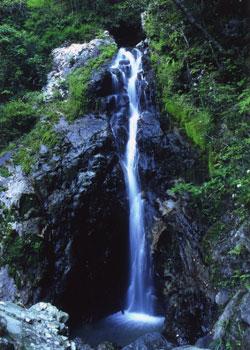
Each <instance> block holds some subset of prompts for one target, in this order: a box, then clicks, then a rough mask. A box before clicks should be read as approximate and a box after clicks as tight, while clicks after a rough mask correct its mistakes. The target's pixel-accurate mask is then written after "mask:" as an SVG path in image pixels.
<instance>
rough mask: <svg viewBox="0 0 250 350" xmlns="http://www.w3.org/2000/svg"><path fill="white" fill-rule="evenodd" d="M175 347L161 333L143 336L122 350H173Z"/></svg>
mask: <svg viewBox="0 0 250 350" xmlns="http://www.w3.org/2000/svg"><path fill="white" fill-rule="evenodd" d="M172 348H173V345H172V344H171V343H169V342H168V341H167V340H166V339H165V338H164V337H163V336H162V335H161V334H160V333H156V332H154V333H148V334H146V335H143V336H141V337H140V338H138V339H137V340H136V341H135V342H133V343H132V344H130V345H127V346H125V347H124V348H122V350H171V349H172Z"/></svg>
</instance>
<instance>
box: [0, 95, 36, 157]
mask: <svg viewBox="0 0 250 350" xmlns="http://www.w3.org/2000/svg"><path fill="white" fill-rule="evenodd" d="M37 118H38V114H37V110H36V109H35V108H34V106H33V105H32V103H31V102H29V101H27V102H25V101H23V100H15V101H11V102H8V103H6V104H5V105H2V106H0V129H1V136H0V150H1V149H3V148H4V147H6V146H7V145H8V143H9V142H11V141H14V140H16V139H17V138H19V137H21V136H22V135H23V134H25V133H27V132H28V131H30V130H31V129H32V127H33V126H34V125H35V123H36V121H37Z"/></svg>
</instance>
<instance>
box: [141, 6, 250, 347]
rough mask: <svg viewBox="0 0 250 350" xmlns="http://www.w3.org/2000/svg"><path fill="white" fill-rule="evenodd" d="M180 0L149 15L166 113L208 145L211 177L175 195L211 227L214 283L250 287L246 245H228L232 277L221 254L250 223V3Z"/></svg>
mask: <svg viewBox="0 0 250 350" xmlns="http://www.w3.org/2000/svg"><path fill="white" fill-rule="evenodd" d="M177 3H179V2H178V1H172V0H157V1H153V2H151V3H150V6H149V11H148V14H147V18H146V32H147V35H148V37H149V39H150V48H151V59H152V63H153V66H154V69H155V72H156V76H157V83H158V92H157V93H158V101H159V104H160V106H161V110H162V115H163V116H164V115H166V113H167V114H169V115H170V116H171V121H172V123H173V122H174V123H176V124H177V125H178V127H181V128H182V130H183V132H184V133H185V134H186V135H187V136H188V138H189V139H190V140H191V141H192V142H193V144H194V145H196V146H197V147H198V148H199V149H200V152H201V154H202V156H203V158H204V159H206V160H207V165H208V169H209V174H206V176H205V177H204V179H203V181H202V182H199V183H189V182H185V181H184V180H180V181H178V182H177V183H176V184H175V185H174V186H173V187H172V188H171V189H170V193H172V194H178V195H179V196H181V195H182V194H183V193H189V195H190V200H191V205H192V207H193V208H194V209H195V210H196V213H197V216H198V217H199V218H200V219H201V220H202V222H203V223H204V224H205V225H206V227H207V230H206V232H205V234H204V237H203V238H202V247H203V251H204V260H205V263H206V264H207V266H208V267H209V269H210V279H211V283H212V285H213V286H214V287H215V288H221V287H226V288H229V289H232V290H235V289H237V288H239V287H240V286H241V287H242V288H244V287H247V286H249V285H250V275H249V273H248V272H247V270H244V269H243V267H242V266H243V265H242V261H247V259H249V253H248V252H247V251H246V249H245V247H244V245H242V244H239V245H237V244H235V246H233V247H231V248H229V247H230V245H228V247H227V248H226V247H225V249H224V250H223V251H222V252H221V254H223V261H225V263H227V264H228V266H232V273H231V277H229V276H224V275H223V272H222V270H221V268H220V266H218V259H217V258H216V257H215V256H214V255H213V252H214V251H215V250H216V249H217V247H218V246H223V244H225V242H229V241H230V239H231V238H230V237H231V236H230V233H231V232H234V231H233V230H235V231H237V229H239V228H240V227H241V226H242V225H243V224H244V223H245V222H246V221H247V220H248V217H249V211H250V190H249V189H250V147H249V146H250V135H249V127H250V123H249V116H250V108H249V105H250V99H249V98H250V88H249V86H250V79H249V69H250V66H249V60H248V56H249V51H250V46H249V34H248V31H247V30H246V27H244V23H245V19H244V18H245V13H244V9H245V8H246V2H244V1H242V2H241V3H240V2H239V1H236V0H235V1H234V0H232V1H230V6H229V5H228V6H227V10H225V6H224V8H223V5H222V3H224V2H223V1H219V0H218V1H211V2H210V1H209V2H206V3H205V2H203V1H198V0H197V1H196V0H195V1H182V2H181V3H182V5H183V6H184V7H185V8H184V9H183V7H180V6H177ZM190 18H192V21H190ZM218 18H219V19H220V26H218V25H217V21H218ZM244 28H245V29H244ZM207 30H208V31H209V36H210V38H211V40H208V34H207V32H206V31H207ZM236 38H237V39H236ZM194 170H195V169H194ZM200 180H201V179H200ZM235 346H236V345H235ZM226 348H229V347H226ZM223 349H224V347H223Z"/></svg>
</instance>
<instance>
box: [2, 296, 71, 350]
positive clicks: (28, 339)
mask: <svg viewBox="0 0 250 350" xmlns="http://www.w3.org/2000/svg"><path fill="white" fill-rule="evenodd" d="M0 319H1V326H0V328H1V335H0V336H1V338H0V349H1V350H14V349H24V350H76V346H75V343H74V342H72V341H70V340H69V339H68V337H67V333H68V329H67V326H66V325H65V323H66V322H67V320H68V315H67V314H66V313H65V312H62V311H59V310H58V309H57V308H56V307H55V306H53V305H51V304H48V303H38V304H36V305H33V306H32V307H30V308H29V309H25V308H23V307H20V306H18V305H16V304H13V303H11V302H0Z"/></svg>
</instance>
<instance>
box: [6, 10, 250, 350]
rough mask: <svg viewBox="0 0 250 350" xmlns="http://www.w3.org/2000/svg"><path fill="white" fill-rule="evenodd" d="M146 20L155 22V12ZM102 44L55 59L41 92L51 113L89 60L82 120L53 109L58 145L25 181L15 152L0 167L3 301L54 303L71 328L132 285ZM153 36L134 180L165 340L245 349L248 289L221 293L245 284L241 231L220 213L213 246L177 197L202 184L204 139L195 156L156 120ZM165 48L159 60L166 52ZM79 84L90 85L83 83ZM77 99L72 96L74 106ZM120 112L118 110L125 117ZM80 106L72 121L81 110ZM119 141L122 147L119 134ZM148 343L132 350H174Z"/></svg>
mask: <svg viewBox="0 0 250 350" xmlns="http://www.w3.org/2000/svg"><path fill="white" fill-rule="evenodd" d="M151 15H152V18H153V16H154V15H155V14H154V13H153V10H152V14H151ZM105 35H106V38H104V39H97V41H93V42H91V44H90V45H85V44H84V46H77V47H75V46H72V47H71V49H70V47H69V48H67V49H66V50H60V49H58V51H54V52H55V55H56V56H55V57H56V58H57V59H58V61H55V62H54V63H55V65H54V70H53V72H52V73H51V76H50V82H49V84H48V85H47V88H46V90H45V94H46V100H47V103H48V104H50V103H54V102H53V101H55V100H56V101H67V100H70V98H71V97H72V95H71V92H70V88H69V87H68V86H67V82H68V80H67V79H68V78H67V77H68V76H70V74H72V73H74V71H77V69H78V68H84V67H86V66H87V65H88V63H87V62H88V61H89V60H90V61H89V62H90V67H91V71H92V72H93V71H94V75H91V78H90V83H89V84H87V85H88V88H87V90H84V91H81V94H80V99H84V101H85V100H86V101H87V104H86V105H87V110H88V112H89V113H84V115H83V114H82V115H80V116H79V115H78V118H77V119H75V120H73V121H72V118H71V119H70V120H69V119H68V118H67V113H66V112H65V110H62V109H60V108H61V106H60V108H59V107H58V106H57V105H56V107H54V105H53V108H56V113H57V114H58V115H59V117H58V118H57V119H56V120H55V121H53V133H55V135H56V139H57V141H56V143H55V144H54V145H53V147H49V146H48V145H46V143H43V142H42V143H41V144H40V145H39V149H38V150H37V153H36V160H35V162H34V164H33V165H32V167H31V170H30V171H29V172H25V171H24V168H23V164H21V165H20V164H16V163H15V161H14V157H13V153H8V154H7V155H5V156H4V157H3V158H1V164H2V165H3V167H4V168H5V169H6V170H7V171H6V172H5V176H1V178H0V185H1V190H2V191H1V197H0V199H1V203H2V204H1V218H2V220H1V241H2V247H1V266H2V268H1V271H0V282H1V283H0V295H1V298H2V300H11V301H19V302H20V301H21V302H22V303H23V304H25V305H31V304H33V303H36V302H38V301H40V300H45V301H50V302H53V303H55V304H56V305H57V306H60V307H61V308H62V309H63V310H66V311H67V312H69V313H70V316H71V318H72V320H73V319H74V318H75V319H79V317H80V316H81V317H83V318H84V319H85V321H86V320H91V319H93V318H98V317H101V316H102V315H105V314H107V313H109V312H112V311H115V310H121V309H123V300H124V293H125V291H126V287H127V250H128V235H127V232H128V227H127V226H128V224H127V218H128V212H127V199H126V194H125V184H124V180H123V174H122V169H121V166H120V163H119V157H118V154H117V143H116V142H115V138H114V134H113V132H112V129H113V127H114V125H113V124H112V119H111V120H110V117H111V112H112V108H111V107H110V106H107V98H108V96H109V95H110V93H112V86H111V79H110V75H109V73H108V67H109V61H108V59H110V58H111V57H112V55H111V56H109V57H108V58H107V57H106V58H105V60H104V61H103V60H102V62H99V63H100V64H99V63H98V64H96V61H95V62H93V61H91V60H92V59H96V58H97V57H100V51H101V50H100V46H103V45H104V46H105V45H106V46H109V45H110V44H112V45H113V44H114V42H113V40H112V39H111V38H108V37H107V33H106V34H105ZM148 35H149V37H150V40H151V42H150V41H149V47H150V52H149V51H148V47H147V44H145V43H144V44H141V49H142V50H143V51H144V53H145V56H144V69H145V74H146V75H147V81H148V82H149V86H148V89H147V93H148V94H149V95H150V94H151V97H150V98H151V100H152V102H153V105H154V106H155V107H154V109H152V111H151V113H149V114H148V115H144V116H143V118H142V119H141V121H140V125H139V132H138V144H139V151H140V160H139V172H140V179H141V185H142V189H143V196H144V200H145V208H146V213H147V218H146V222H147V236H148V240H150V241H151V242H152V244H151V254H152V257H153V261H154V271H153V273H154V276H155V282H156V290H155V294H156V297H157V299H158V312H159V313H160V314H164V316H166V323H165V329H164V335H165V337H166V339H167V340H169V341H171V342H172V343H173V344H176V345H177V344H178V345H185V344H194V343H195V342H197V341H198V342H197V346H201V347H202V346H203V347H206V348H207V347H209V348H212V349H220V350H222V349H223V350H224V349H226V350H228V349H230V347H229V346H235V349H241V350H246V349H247V347H248V345H249V292H248V289H247V287H246V283H245V281H244V283H243V284H242V283H241V284H240V285H237V281H238V279H236V283H235V284H234V285H233V286H232V285H231V284H229V285H223V286H221V285H220V284H219V283H218V280H220V278H222V277H223V280H225V279H227V278H231V277H232V276H234V274H235V271H237V270H238V271H239V275H240V276H245V278H247V277H246V276H247V275H248V273H249V264H248V256H249V226H248V222H247V221H244V222H242V220H241V219H239V220H237V217H236V215H235V214H234V215H231V216H230V215H229V213H227V214H225V216H224V217H223V224H224V223H226V224H227V230H226V229H225V227H224V226H223V230H222V231H223V234H222V237H221V239H220V240H218V239H217V236H216V235H217V233H218V232H217V231H218V230H219V231H220V230H221V227H222V226H218V225H217V226H216V225H215V226H216V227H214V226H213V225H211V224H210V222H208V221H207V220H204V217H203V215H201V212H200V210H199V209H200V208H199V202H196V201H194V200H193V197H192V193H191V194H190V191H182V192H180V191H175V190H173V188H176V184H177V185H178V184H179V183H182V182H183V181H184V182H186V183H192V184H195V185H197V186H199V185H200V184H201V183H203V182H204V181H206V180H207V178H208V168H209V167H208V164H207V159H206V157H204V149H203V134H202V136H200V135H199V136H198V138H196V137H195V138H194V140H198V142H196V146H194V143H195V142H191V141H190V134H189V133H188V132H185V130H183V129H182V130H180V124H178V123H175V122H173V118H172V117H171V115H170V114H169V110H162V108H161V106H160V104H159V100H158V99H159V96H156V92H158V93H159V91H158V89H159V85H158V84H159V75H158V74H157V71H156V78H155V75H154V73H153V70H152V67H151V63H150V59H149V55H150V54H151V61H152V62H153V65H154V68H155V60H154V59H155V57H153V56H152V55H153V54H155V52H156V51H157V47H156V46H154V45H155V42H154V40H155V38H153V36H152V34H150V33H148ZM154 35H155V33H154ZM98 40H104V42H103V41H98ZM105 40H106V42H105ZM71 50H73V51H72V52H71ZM161 50H163V51H164V50H165V51H164V54H165V53H166V52H168V50H169V49H168V47H164V48H161ZM163 51H162V52H163ZM157 54H158V52H157ZM60 57H61V58H60ZM159 62H160V61H159ZM170 63H171V62H170ZM159 66H160V65H159ZM170 66H171V67H173V65H171V64H170ZM84 74H85V73H84ZM84 74H83V76H84V84H85V82H86V79H85V78H86V76H87V78H88V79H89V77H90V76H89V75H88V74H87V75H84ZM184 75H185V74H184ZM163 77H165V75H163ZM73 82H74V83H75V82H76V81H75V80H73ZM81 83H82V82H81ZM156 83H157V84H156ZM84 84H83V83H82V85H84ZM84 86H85V85H84ZM78 97H79V96H78V95H77V94H73V101H74V103H75V102H77V101H78ZM50 99H51V102H49V101H50ZM173 100H174V99H173ZM127 102H128V101H126V100H124V101H123V103H124V107H125V108H126V107H127ZM86 105H84V108H83V109H82V106H80V107H81V108H79V110H78V112H79V111H80V113H83V112H82V111H83V110H84V111H85V112H86ZM57 108H58V110H57ZM178 111H179V110H178ZM53 112H54V109H53ZM43 117H44V116H42V118H43ZM45 121H46V116H45ZM192 130H193V129H192ZM124 131H125V133H124V134H122V137H124V135H125V136H126V125H125V126H124V128H123V132H124ZM186 134H188V136H189V139H188V138H187V136H186ZM118 136H119V135H118ZM194 140H193V141H194ZM197 145H198V147H197ZM200 146H201V147H200ZM197 203H198V204H197ZM214 238H215V239H214ZM221 276H222V277H221ZM236 277H237V276H236ZM238 277H239V276H238ZM6 286H7V288H6ZM149 338H150V337H149ZM199 338H202V339H199ZM150 339H151V338H150ZM150 339H146V338H145V339H143V340H139V343H137V344H134V345H132V349H133V348H135V349H137V348H138V346H139V349H140V347H141V348H142V349H144V346H145V349H151V348H154V345H155V344H160V345H159V346H162V347H163V346H164V347H165V348H166V349H172V348H173V346H174V345H171V344H170V343H166V341H165V340H164V339H162V338H160V339H159V338H158V337H156V338H154V337H152V339H153V340H152V339H151V340H150ZM138 344H139V345H138ZM145 344H146V345H145ZM227 344H229V345H227ZM232 344H233V345H232ZM164 347H163V348H164ZM130 348H131V347H130ZM231 349H234V348H232V347H231Z"/></svg>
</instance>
